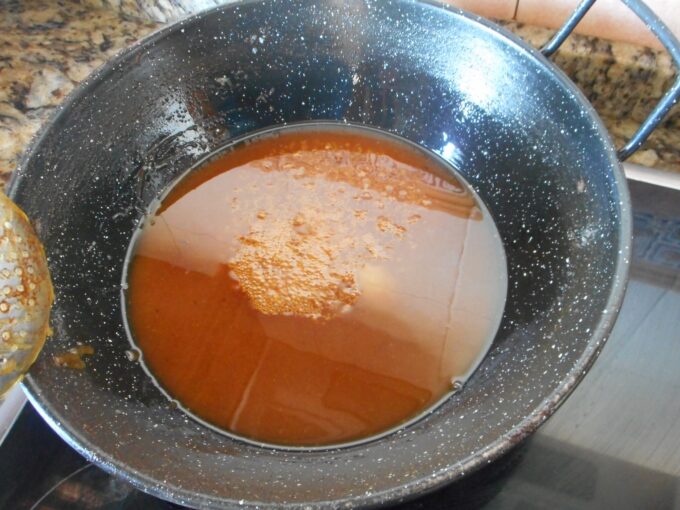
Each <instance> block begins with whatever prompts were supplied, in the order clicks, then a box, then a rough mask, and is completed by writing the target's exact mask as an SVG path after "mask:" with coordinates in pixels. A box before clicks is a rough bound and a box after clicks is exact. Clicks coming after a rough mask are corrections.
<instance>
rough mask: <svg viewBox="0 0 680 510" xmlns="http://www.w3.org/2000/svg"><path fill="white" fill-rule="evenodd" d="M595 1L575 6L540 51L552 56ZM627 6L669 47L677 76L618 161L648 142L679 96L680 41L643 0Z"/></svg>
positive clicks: (630, 1)
mask: <svg viewBox="0 0 680 510" xmlns="http://www.w3.org/2000/svg"><path fill="white" fill-rule="evenodd" d="M595 1H596V0H582V1H581V3H579V5H578V6H577V7H576V9H575V10H574V12H573V13H572V14H571V16H569V19H567V21H566V22H565V23H564V25H563V26H562V28H560V29H559V30H558V31H557V32H556V33H555V35H554V36H553V38H552V39H550V41H548V43H547V44H546V45H545V46H543V48H541V53H543V55H545V56H546V57H549V56H551V55H552V54H553V53H555V51H557V49H558V48H559V47H560V45H561V44H562V43H563V42H564V40H565V39H566V38H567V37H568V36H569V35H570V34H571V32H572V31H573V30H574V27H576V25H577V24H578V23H579V21H581V19H582V18H583V16H585V14H586V12H588V9H590V7H592V5H593V4H594V3H595ZM621 1H622V2H623V3H624V4H626V5H627V6H628V8H629V9H630V10H631V11H633V12H634V13H635V14H636V15H637V17H638V18H640V19H641V20H642V21H643V22H644V23H645V25H647V28H649V29H650V30H651V31H652V33H653V34H654V35H655V36H656V38H657V39H658V40H659V41H660V42H661V44H662V45H663V46H664V48H666V51H667V52H668V53H669V54H670V56H671V58H672V59H673V63H674V64H675V69H676V73H675V74H676V78H675V82H674V83H673V85H672V86H671V88H670V89H668V90H667V91H666V93H665V94H664V96H663V97H662V98H661V99H660V100H659V102H658V103H657V105H656V106H655V107H654V109H653V110H652V112H651V113H650V114H649V116H648V117H647V118H646V119H645V120H644V122H643V123H642V124H641V125H640V127H639V128H638V130H637V131H636V132H635V134H634V135H633V137H632V138H631V139H630V140H628V142H627V143H626V144H625V145H624V146H623V147H621V148H620V149H619V150H618V151H617V155H618V157H619V160H621V161H624V160H626V159H628V158H629V157H630V156H631V155H632V154H633V153H634V152H635V151H637V150H638V149H639V148H640V146H642V144H643V143H644V142H645V140H646V139H647V137H648V136H649V135H650V134H651V132H652V131H654V129H655V128H656V127H657V126H658V125H659V123H660V122H661V121H662V120H663V118H664V117H665V116H666V114H667V113H668V112H669V110H670V109H671V108H672V107H673V105H674V104H675V103H676V102H677V101H678V99H679V98H680V42H678V39H677V38H676V37H675V36H674V35H673V34H672V32H671V31H670V30H669V29H668V27H667V26H666V25H665V24H664V22H663V21H661V20H660V19H659V17H658V16H657V15H656V14H654V12H653V11H652V10H651V9H650V8H649V7H647V5H646V4H645V3H644V2H642V1H641V0H621Z"/></svg>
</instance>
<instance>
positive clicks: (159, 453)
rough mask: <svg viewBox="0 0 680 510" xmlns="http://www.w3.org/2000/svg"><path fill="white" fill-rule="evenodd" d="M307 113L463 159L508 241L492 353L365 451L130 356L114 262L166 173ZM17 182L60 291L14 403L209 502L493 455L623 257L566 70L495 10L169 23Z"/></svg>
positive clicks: (163, 492)
mask: <svg viewBox="0 0 680 510" xmlns="http://www.w3.org/2000/svg"><path fill="white" fill-rule="evenodd" d="M627 2H628V3H629V4H631V6H633V4H635V5H636V6H637V8H638V9H642V7H640V5H641V4H639V3H638V2H633V1H632V0H627ZM643 10H644V9H643ZM657 28H658V27H657ZM662 28H663V27H662ZM676 54H680V52H677V48H676ZM661 114H663V112H661ZM317 119H322V120H338V121H348V122H353V123H359V124H364V125H370V126H374V127H377V128H381V129H384V130H386V131H390V132H393V133H396V134H399V135H401V136H403V137H405V138H407V139H409V140H412V141H414V142H417V143H419V144H422V145H423V146H425V147H427V148H429V149H431V150H433V151H435V152H437V153H439V154H440V155H442V156H443V157H445V158H446V159H447V160H449V161H450V162H451V163H452V164H453V165H454V166H455V167H456V168H458V169H459V170H460V172H461V173H462V175H463V176H464V177H465V178H467V180H468V181H469V183H470V184H471V185H472V186H473V187H474V188H475V189H476V190H477V192H478V193H479V195H480V196H481V198H482V199H483V200H484V201H485V202H486V204H487V206H488V207H489V209H490V211H491V213H492V215H493V217H494V218H495V221H496V224H497V226H498V229H499V231H500V233H501V235H502V237H503V240H504V243H505V249H506V252H507V253H506V255H507V261H508V266H509V267H508V269H509V279H510V280H509V295H508V300H507V308H506V312H505V316H504V318H503V322H502V325H501V329H500V332H499V334H498V336H497V338H496V340H495V343H494V345H493V347H492V348H491V350H490V352H489V355H488V356H487V358H486V359H485V360H484V362H483V363H482V365H481V366H480V368H479V369H478V370H477V372H476V373H475V374H474V376H473V377H472V378H471V379H470V380H469V382H468V384H467V385H466V387H465V388H464V390H463V391H462V392H460V393H459V394H457V395H456V396H454V397H452V398H451V399H450V400H449V401H448V402H447V403H445V404H444V405H443V406H442V407H440V408H439V409H437V410H436V411H435V412H434V413H432V414H430V415H428V416H427V417H425V418H424V419H422V420H420V421H418V422H417V423H415V424H412V425H410V426H408V427H406V428H403V429H401V430H400V431H398V432H396V433H393V434H391V435H389V436H387V437H384V438H382V439H379V440H376V441H373V442H369V443H366V444H363V445H359V446H354V447H350V448H342V449H334V450H326V451H276V450H273V449H268V448H261V447H257V446H253V445H249V444H245V443H243V442H239V441H237V440H233V439H230V438H228V437H225V436H223V435H220V434H218V433H215V432H213V431H211V430H210V429H208V428H206V427H203V426H201V425H200V424H199V423H197V422H195V421H193V420H192V419H190V418H188V417H187V416H185V415H184V414H183V413H182V412H181V411H179V410H177V409H173V408H171V406H170V405H169V402H168V401H167V400H166V398H165V397H164V396H163V395H162V394H161V393H160V391H159V390H158V389H157V388H156V386H155V385H154V384H153V383H152V382H151V381H150V380H149V378H148V377H147V376H146V375H145V373H144V371H143V370H142V368H141V367H140V366H139V364H138V363H136V362H132V361H128V359H127V358H126V355H125V351H126V350H127V349H129V348H130V344H129V342H128V338H127V337H126V333H125V329H124V327H123V320H122V312H121V299H120V295H121V274H122V270H123V261H124V258H125V254H126V250H127V247H128V244H129V241H130V237H131V235H132V233H133V232H134V230H135V226H136V224H137V222H138V220H139V219H140V215H141V214H143V212H144V211H145V210H146V208H147V207H148V206H149V204H150V202H151V201H152V200H154V198H155V197H156V196H157V195H158V194H159V192H160V191H161V190H162V189H163V188H164V186H166V185H167V184H168V183H169V182H170V181H172V180H173V179H174V178H175V177H176V176H178V175H179V174H181V173H182V172H184V171H185V170H186V169H187V168H188V167H189V166H190V165H192V164H193V163H194V162H196V161H197V160H198V159H200V158H201V157H203V156H205V155H206V154H207V153H209V152H211V151H213V150H214V149H216V148H218V147H220V146H222V145H224V144H225V143H227V142H229V141H230V140H231V139H233V138H235V137H239V136H242V135H244V134H247V133H249V132H252V131H255V130H259V129H263V128H266V127H270V126H274V125H280V124H284V123H291V122H298V121H310V120H317ZM10 194H11V196H12V197H13V198H14V199H15V200H16V201H17V202H18V203H19V204H20V205H21V206H22V207H23V208H24V209H25V210H26V212H27V213H28V215H29V217H31V218H32V219H33V220H34V222H35V225H36V228H37V231H38V233H39V235H40V236H41V238H42V239H43V241H44V243H45V246H46V249H47V253H48V256H49V262H50V267H51V271H52V274H53V278H54V284H55V290H56V296H57V300H56V304H55V307H54V311H53V328H54V336H53V338H51V340H50V341H49V342H48V343H47V346H46V348H45V350H44V352H43V354H42V355H41V357H40V359H39V361H38V362H37V363H36V365H35V366H34V367H33V368H32V370H31V373H30V376H29V377H27V379H26V383H25V386H26V389H27V391H28V393H29V395H30V399H31V400H32V402H33V403H34V404H35V405H36V406H37V408H38V409H39V410H40V412H41V413H42V414H43V416H44V417H45V418H46V419H47V420H48V421H49V422H50V424H51V425H52V426H53V427H54V428H55V429H56V430H57V431H58V432H59V433H60V434H61V436H62V437H63V438H65V439H66V440H67V441H68V442H69V443H70V444H71V445H73V447H74V448H76V449H77V450H78V451H80V452H81V453H83V454H84V455H85V456H86V457H87V458H89V459H91V460H92V461H94V462H96V463H97V464H99V465H100V466H102V467H103V468H104V469H106V470H108V471H110V472H113V473H115V474H118V475H120V476H122V477H124V478H126V479H127V480H130V481H131V482H132V483H134V484H135V485H136V486H138V487H140V488H142V489H143V490H145V491H147V492H149V493H151V494H154V495H157V496H159V497H161V498H165V499H169V500H172V501H175V502H178V503H182V504H185V505H189V506H194V507H201V508H203V507H205V508H223V507H232V506H239V505H243V506H246V507H251V508H254V507H267V506H270V507H277V508H279V507H284V506H285V507H287V508H288V507H289V508H309V509H312V508H320V507H329V508H331V507H332V508H337V507H344V506H347V507H353V506H360V505H376V504H380V503H386V502H391V501H398V500H402V499H404V498H407V497H411V496H413V495H415V494H417V493H419V492H422V491H426V490H429V489H432V488H434V487H437V486H439V485H442V484H444V483H446V482H449V481H452V480H456V479H458V478H460V477H462V476H464V475H465V474H466V473H469V472H470V471H471V470H474V469H476V468H478V467H480V466H481V465H483V464H486V463H488V462H491V461H493V460H494V459H496V458H497V457H499V456H500V455H501V454H503V453H504V452H506V451H507V450H509V449H510V448H511V447H512V446H513V445H514V444H515V443H517V442H518V441H520V440H521V439H522V438H524V437H525V436H527V435H528V434H530V433H531V432H532V431H533V430H534V429H535V428H536V427H537V426H538V425H539V424H540V423H542V422H543V421H544V420H545V419H546V418H547V417H548V416H549V415H550V414H551V413H552V412H553V411H554V410H555V409H556V408H557V406H558V405H559V404H560V403H561V402H562V400H563V399H564V398H565V397H566V396H567V394H568V393H569V392H570V391H571V390H572V389H573V388H574V386H575V385H576V384H577V382H578V381H579V380H580V379H581V378H582V377H583V375H584V373H585V372H586V370H587V369H588V367H589V365H590V363H591V362H592V361H593V359H594V358H595V356H596V354H597V352H598V351H599V349H600V348H601V347H602V345H603V343H604V341H605V338H606V336H607V333H608V332H609V330H610V328H611V326H612V323H613V321H614V318H615V315H616V312H617V309H618V306H619V304H620V302H621V299H622V297H623V293H624V287H625V280H626V273H627V266H628V256H629V251H630V235H631V220H630V204H629V201H628V194H627V191H626V185H625V180H624V177H623V175H622V172H621V170H620V165H619V161H618V159H617V154H616V151H615V149H614V147H613V146H612V143H611V140H610V138H609V136H608V134H607V132H606V131H605V130H604V128H603V127H602V124H601V122H600V121H599V119H598V117H597V115H596V114H595V112H594V111H593V109H592V108H591V106H590V105H589V104H588V103H587V102H586V100H585V99H584V97H583V96H582V95H581V94H580V93H579V92H578V91H577V89H576V88H575V87H574V85H573V84H571V82H569V81H568V80H567V79H566V78H565V77H564V76H563V75H562V74H561V73H560V72H559V71H558V70H557V69H556V68H555V67H554V66H553V65H552V64H551V63H550V61H548V60H547V59H546V58H544V57H543V56H542V55H541V54H540V53H539V52H537V51H535V50H533V49H531V48H529V47H528V46H526V45H525V44H523V43H522V42H520V41H519V40H517V39H516V38H514V37H512V36H510V35H508V34H506V33H505V32H503V31H502V30H500V29H499V28H497V27H495V26H494V25H492V24H490V23H488V22H485V21H482V20H480V19H477V18H474V17H471V16H468V15H465V14H463V13H462V12H459V11H456V10H451V9H444V8H442V7H440V6H438V5H432V4H428V3H419V2H411V1H406V0H403V1H401V0H395V1H385V2H383V1H375V2H373V1H363V0H362V1H358V0H357V1H354V0H353V1H349V2H345V1H343V2H341V1H336V0H318V1H315V2H312V1H306V0H299V1H298V0H296V1H292V2H291V1H283V0H282V1H274V0H272V1H248V2H243V3H235V4H229V5H226V6H223V7H220V8H218V9H215V10H212V11H209V12H207V13H203V14H200V15H198V16H195V17H192V18H190V19H188V20H186V21H184V22H181V23H179V24H176V25H173V26H171V27H168V28H166V29H164V30H161V31H160V32H158V33H156V34H154V35H152V36H151V37H149V38H147V39H145V40H144V41H143V42H142V43H141V44H138V45H135V46H133V47H132V48H130V49H129V50H127V51H126V52H124V53H123V54H122V55H120V56H119V57H118V58H116V59H114V60H113V61H112V62H110V63H108V64H107V65H106V66H104V67H103V68H102V69H100V70H99V71H98V72H97V73H96V74H95V75H93V76H92V77H90V78H89V79H88V80H87V81H86V83H85V84H83V86H81V87H80V88H79V89H78V90H77V91H76V92H75V93H74V94H73V95H72V96H71V97H70V98H69V99H68V101H67V102H66V104H65V105H64V106H63V108H61V110H60V111H59V112H58V113H57V114H56V115H55V116H54V118H53V119H52V121H51V122H50V123H49V125H48V126H47V127H46V129H45V130H44V131H43V132H42V134H41V135H40V136H39V137H38V139H37V140H36V142H35V143H34V145H33V147H32V148H31V150H30V151H29V152H28V154H27V156H26V157H25V159H24V160H23V162H22V164H21V165H20V169H19V171H18V172H17V173H16V175H15V176H14V179H13V181H12V183H11V187H10ZM76 342H84V343H87V344H90V345H92V346H94V348H95V351H96V353H95V354H94V355H93V356H91V357H89V358H87V363H86V365H87V367H86V369H84V370H82V371H78V370H69V369H64V368H57V367H56V366H55V365H54V364H53V363H52V356H53V355H55V354H57V353H61V352H63V351H64V350H66V349H68V348H70V347H73V346H74V345H75V344H76Z"/></svg>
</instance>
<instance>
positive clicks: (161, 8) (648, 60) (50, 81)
mask: <svg viewBox="0 0 680 510" xmlns="http://www.w3.org/2000/svg"><path fill="white" fill-rule="evenodd" d="M149 1H150V3H147V2H146V1H145V0H82V1H80V2H79V1H76V0H57V1H54V0H21V1H19V0H10V1H3V0H0V184H4V182H6V180H7V179H8V177H9V174H10V173H11V172H12V170H13V169H14V168H15V166H16V162H17V159H18V157H19V156H20V154H21V152H22V151H23V150H24V149H25V147H26V145H27V144H28V142H29V141H30V139H31V137H32V136H33V134H34V133H35V132H36V131H37V129H38V128H39V127H40V125H41V123H42V122H43V121H44V120H45V119H46V118H47V116H48V115H49V114H50V112H51V111H52V109H53V108H54V106H56V105H57V104H59V102H60V101H61V100H62V99H63V98H64V96H65V95H66V94H68V93H69V92H70V91H71V90H72V89H73V87H74V86H75V85H76V84H77V83H78V82H79V81H81V80H82V79H84V78H85V77H86V76H87V75H88V74H89V73H90V72H91V71H93V70H94V69H95V68H97V67H98V66H99V65H101V64H102V63H103V62H104V61H105V60H106V59H108V58H110V57H111V56H112V55H114V54H115V53H117V52H118V51H119V50H121V49H122V48H124V47H125V46H127V45H129V44H131V43H132V42H134V41H135V40H137V39H139V38H141V37H143V36H145V35H146V34H148V33H149V32H151V31H152V30H154V29H156V28H158V27H160V26H161V25H162V24H161V23H159V22H154V21H150V20H149V18H154V19H172V18H174V17H176V16H178V15H180V14H182V13H183V12H185V10H183V9H184V7H182V0H163V1H161V0H149ZM202 1H204V3H205V6H209V5H212V4H213V3H215V2H216V1H218V0H202ZM166 4H167V5H166ZM504 24H505V26H506V28H508V29H510V30H512V31H513V32H515V33H516V34H518V35H520V36H521V37H523V38H525V39H526V40H528V41H529V42H531V43H532V44H535V45H537V46H540V44H542V43H543V42H545V41H546V40H547V39H548V38H549V36H550V34H551V32H550V31H549V30H546V29H543V28H538V27H530V26H523V25H520V24H516V23H504ZM555 61H556V62H557V63H558V65H559V66H560V67H561V68H562V69H563V70H565V72H566V73H567V74H568V75H569V76H570V77H571V78H572V79H573V80H574V81H575V82H576V83H577V84H578V85H579V86H580V87H581V89H582V90H583V91H584V93H585V94H586V96H587V97H588V98H589V99H590V100H591V101H592V102H593V104H594V105H595V108H596V109H597V110H598V112H599V113H600V115H601V116H602V118H603V119H604V121H605V123H606V124H607V126H608V127H609V129H610V130H611V132H612V134H613V136H614V138H615V139H616V140H617V142H618V144H619V145H620V144H621V143H622V140H623V139H625V138H626V137H628V136H630V134H631V133H632V132H633V131H634V130H635V128H636V126H637V124H638V123H639V121H640V120H642V119H643V118H644V116H645V115H646V113H647V112H648V111H649V110H650V108H651V106H652V105H653V103H654V101H655V100H656V99H658V98H659V97H660V96H661V95H662V93H663V91H664V90H665V88H666V87H667V86H668V85H669V83H670V81H671V80H672V76H673V72H672V68H671V65H670V59H669V58H668V56H667V55H665V54H663V53H660V52H657V51H653V50H649V49H645V48H639V47H635V46H632V45H629V44H623V43H615V44H612V43H610V42H608V41H603V40H598V39H594V38H590V37H583V36H573V37H571V38H570V39H569V40H568V41H567V43H565V46H564V47H563V48H562V49H561V50H560V51H559V53H558V54H557V56H556V57H555ZM632 161H634V162H637V163H640V164H644V165H648V166H655V167H658V168H664V169H668V170H671V171H675V172H678V173H680V108H679V107H676V108H675V110H674V112H673V114H672V115H671V117H670V118H669V119H668V120H667V121H666V122H665V123H664V125H663V126H662V127H661V128H660V129H658V130H657V131H656V132H655V133H654V135H653V136H652V138H651V139H650V141H649V142H648V143H647V144H646V146H645V147H644V148H643V150H641V151H640V152H638V153H637V154H636V155H635V156H634V157H633V158H632Z"/></svg>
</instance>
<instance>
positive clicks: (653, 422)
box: [0, 182, 680, 510]
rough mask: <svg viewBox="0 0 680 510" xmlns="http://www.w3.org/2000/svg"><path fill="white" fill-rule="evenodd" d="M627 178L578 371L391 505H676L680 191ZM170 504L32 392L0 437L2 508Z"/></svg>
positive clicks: (129, 509) (152, 509)
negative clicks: (532, 409) (628, 232)
mask: <svg viewBox="0 0 680 510" xmlns="http://www.w3.org/2000/svg"><path fill="white" fill-rule="evenodd" d="M630 186H631V194H632V198H633V208H634V220H635V244H634V258H633V265H632V270H631V279H630V283H629V286H628V292H627V295H626V298H625V301H624V304H623V308H622V310H621V314H620V316H619V319H618V321H617V323H616V327H615V328H614V332H613V334H612V336H611V337H610V340H609V341H608V343H607V345H606V347H605V348H604V350H603V352H602V354H601V355H600V357H599V359H598V360H597V362H596V363H595V365H594V367H593V369H592V370H591V371H590V373H589V374H588V376H587V377H586V378H585V380H584V381H583V382H582V383H581V384H580V385H579V386H578V388H577V389H576V390H575V391H574V393H573V394H572V396H571V397H570V398H569V399H568V400H567V401H566V403H565V404H564V405H563V406H562V407H561V408H560V409H559V410H558V411H557V413H556V414H555V415H554V416H553V417H552V418H551V419H550V420H548V422H546V424H545V425H544V426H543V427H541V429H539V431H538V432H537V433H536V434H534V435H533V437H531V438H530V439H528V440H527V441H525V442H524V443H522V444H521V445H519V446H518V447H517V448H516V449H515V450H513V451H512V452H511V453H510V454H508V455H507V456H506V457H504V458H503V459H500V460H499V461H498V462H496V463H494V464H492V465H490V466H488V467H486V468H484V469H483V470H481V471H478V472H477V473H474V474H473V475H471V476H469V477H468V478H466V479H465V480H463V481H461V482H458V483H456V484H453V485H451V486H449V487H447V488H445V489H442V490H440V491H438V492H435V493H432V494H429V495H427V496H424V497H421V498H419V499H416V500H414V501H411V502H408V503H403V504H401V505H398V506H397V507H394V508H398V509H399V510H415V509H422V510H425V509H449V508H452V507H455V508H462V509H482V508H483V509H489V510H500V509H522V510H532V509H539V508H551V509H559V510H572V509H573V510H576V509H578V510H591V509H609V508H616V509H619V510H628V509H669V510H680V191H673V190H671V189H668V188H661V187H657V186H652V185H649V184H643V183H637V182H631V183H630ZM178 508H181V507H179V506H177V505H173V504H170V503H166V502H164V501H161V500H159V499H156V498H153V497H151V496H148V495H146V494H144V493H142V492H139V491H137V490H136V489H134V488H133V487H131V486H130V485H129V484H127V483H126V482H123V481H121V480H118V479H116V478H114V477H111V476H109V475H108V474H106V473H105V472H104V471H102V470H100V469H99V468H97V467H95V466H93V465H91V464H89V463H87V462H86V461H85V460H84V459H83V458H82V457H80V456H79V455H78V454H77V453H76V452H75V451H73V450H72V449H71V448H70V447H69V446H68V445H66V443H64V442H63V441H62V440H61V439H60V438H59V437H58V436H57V435H56V434H55V433H54V432H52V431H51V429H50V428H49V427H48V426H47V425H46V424H45V423H44V422H43V421H42V419H41V418H40V416H39V415H38V414H37V413H36V412H35V411H34V410H33V409H32V408H31V406H30V404H27V405H26V406H25V407H24V409H23V411H22V412H21V414H20V416H19V418H18V420H17V421H16V423H15V424H14V426H13V427H12V429H11V430H10V432H9V434H8V436H7V437H6V439H5V440H4V442H3V443H2V445H0V509H8V510H10V509H11V510H24V509H26V510H28V509H36V510H65V509H68V510H94V509H99V510H133V509H135V510H136V509H140V510H141V509H144V510H157V509H158V510H160V509H164V510H165V509H178Z"/></svg>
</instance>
